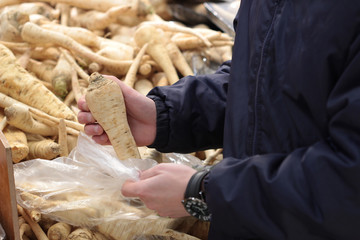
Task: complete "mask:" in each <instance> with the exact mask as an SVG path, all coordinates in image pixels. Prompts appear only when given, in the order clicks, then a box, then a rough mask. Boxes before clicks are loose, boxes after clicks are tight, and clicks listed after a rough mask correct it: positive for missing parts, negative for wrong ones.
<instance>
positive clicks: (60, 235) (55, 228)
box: [47, 222, 71, 240]
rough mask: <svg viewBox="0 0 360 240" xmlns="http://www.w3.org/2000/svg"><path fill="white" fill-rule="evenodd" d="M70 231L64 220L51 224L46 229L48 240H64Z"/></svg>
mask: <svg viewBox="0 0 360 240" xmlns="http://www.w3.org/2000/svg"><path fill="white" fill-rule="evenodd" d="M70 232H71V226H70V225H69V224H67V223H64V222H58V223H55V224H54V225H52V226H51V227H50V228H49V230H48V231H47V236H48V238H49V240H66V239H67V237H68V236H69V234H70Z"/></svg>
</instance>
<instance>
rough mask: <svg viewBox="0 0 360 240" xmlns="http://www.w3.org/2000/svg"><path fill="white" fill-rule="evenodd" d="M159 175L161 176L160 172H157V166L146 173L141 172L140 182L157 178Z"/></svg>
mask: <svg viewBox="0 0 360 240" xmlns="http://www.w3.org/2000/svg"><path fill="white" fill-rule="evenodd" d="M158 174H159V172H158V171H157V168H156V166H155V167H152V168H149V169H147V170H145V171H141V172H140V176H139V178H140V180H145V179H148V178H151V177H154V176H157V175H158Z"/></svg>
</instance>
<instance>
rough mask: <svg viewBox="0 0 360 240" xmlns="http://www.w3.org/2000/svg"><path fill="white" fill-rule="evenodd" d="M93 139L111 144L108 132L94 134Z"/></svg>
mask: <svg viewBox="0 0 360 240" xmlns="http://www.w3.org/2000/svg"><path fill="white" fill-rule="evenodd" d="M92 139H93V140H94V141H95V142H96V143H98V144H101V145H110V144H111V143H110V140H109V137H108V136H107V135H106V133H103V134H101V135H96V136H92Z"/></svg>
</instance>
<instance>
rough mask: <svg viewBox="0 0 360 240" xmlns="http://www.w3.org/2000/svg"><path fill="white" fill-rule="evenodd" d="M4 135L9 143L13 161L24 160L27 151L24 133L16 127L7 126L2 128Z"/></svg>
mask: <svg viewBox="0 0 360 240" xmlns="http://www.w3.org/2000/svg"><path fill="white" fill-rule="evenodd" d="M4 135H5V138H6V140H7V141H8V142H9V144H10V148H11V156H12V161H13V163H18V162H20V161H21V160H24V159H25V158H26V156H27V155H28V153H29V147H28V144H27V139H26V135H25V133H24V132H23V131H21V130H20V129H18V128H15V127H12V126H7V127H6V128H5V129H4Z"/></svg>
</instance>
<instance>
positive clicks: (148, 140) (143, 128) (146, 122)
mask: <svg viewBox="0 0 360 240" xmlns="http://www.w3.org/2000/svg"><path fill="white" fill-rule="evenodd" d="M105 77H107V78H109V79H112V80H114V81H115V82H116V83H117V84H118V85H119V86H120V88H121V90H122V93H123V96H124V100H125V106H126V112H127V119H128V123H129V126H130V129H131V133H132V135H133V136H134V139H135V142H136V144H137V145H138V146H147V145H150V144H152V143H153V142H154V140H155V136H156V106H155V103H154V101H153V100H151V99H150V98H147V97H146V96H144V95H142V94H140V93H139V92H137V91H136V90H134V89H132V88H131V87H129V86H127V85H126V84H124V83H123V82H122V81H121V80H119V79H118V78H116V77H114V76H105ZM78 107H79V109H80V112H79V114H78V121H79V122H80V123H82V124H85V128H84V131H85V133H86V134H87V135H90V136H92V138H93V139H94V141H95V142H97V143H99V144H110V141H109V138H108V136H107V135H106V133H105V132H104V129H103V128H102V127H101V126H100V125H99V124H98V123H97V122H96V120H95V119H94V117H93V115H92V114H91V112H90V110H89V107H88V106H87V103H86V101H85V96H82V97H81V98H80V99H79V101H78Z"/></svg>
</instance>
